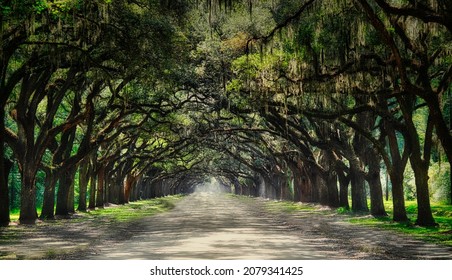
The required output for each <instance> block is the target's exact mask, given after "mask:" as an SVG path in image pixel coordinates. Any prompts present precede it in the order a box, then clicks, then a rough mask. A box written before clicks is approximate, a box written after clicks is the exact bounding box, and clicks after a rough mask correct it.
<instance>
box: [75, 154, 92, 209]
mask: <svg viewBox="0 0 452 280" xmlns="http://www.w3.org/2000/svg"><path fill="white" fill-rule="evenodd" d="M78 174H79V175H78V176H79V177H78V186H79V197H78V207H77V210H78V211H86V209H87V204H86V195H87V190H88V181H89V180H88V179H89V158H88V157H86V158H85V159H84V160H83V161H82V162H81V164H80V167H79V173H78Z"/></svg>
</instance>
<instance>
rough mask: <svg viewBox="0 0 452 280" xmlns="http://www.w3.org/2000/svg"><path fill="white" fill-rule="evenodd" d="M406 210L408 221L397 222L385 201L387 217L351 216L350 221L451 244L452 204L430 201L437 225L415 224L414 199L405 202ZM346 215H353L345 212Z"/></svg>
mask: <svg viewBox="0 0 452 280" xmlns="http://www.w3.org/2000/svg"><path fill="white" fill-rule="evenodd" d="M405 206H406V211H407V215H408V218H409V219H410V222H408V223H399V222H394V221H393V220H392V214H393V207H392V203H391V202H385V209H386V211H387V212H388V215H389V216H388V217H372V216H368V215H367V216H353V217H351V218H350V219H349V221H350V222H351V223H354V224H361V225H366V226H372V227H377V228H382V229H388V230H393V231H396V232H401V233H405V234H409V235H411V236H413V237H415V238H419V239H422V240H424V241H428V242H433V243H436V244H442V245H447V246H452V206H451V205H443V204H439V203H432V204H431V206H432V213H433V217H434V218H435V221H436V222H437V223H438V226H437V227H420V226H416V225H415V221H416V216H417V204H416V202H415V201H406V202H405ZM345 214H346V215H350V216H351V215H353V214H350V213H348V212H347V213H345Z"/></svg>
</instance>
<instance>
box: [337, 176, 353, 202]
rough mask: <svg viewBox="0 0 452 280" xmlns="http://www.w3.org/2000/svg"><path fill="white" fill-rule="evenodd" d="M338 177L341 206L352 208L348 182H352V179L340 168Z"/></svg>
mask: <svg viewBox="0 0 452 280" xmlns="http://www.w3.org/2000/svg"><path fill="white" fill-rule="evenodd" d="M337 174H338V178H339V185H340V188H339V207H344V208H345V209H347V210H349V209H350V204H349V202H348V184H349V183H350V179H349V177H348V176H347V174H345V172H344V171H342V170H339V171H338V173H337Z"/></svg>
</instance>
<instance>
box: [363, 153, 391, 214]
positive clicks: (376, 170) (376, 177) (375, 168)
mask: <svg viewBox="0 0 452 280" xmlns="http://www.w3.org/2000/svg"><path fill="white" fill-rule="evenodd" d="M367 162H368V165H369V174H368V176H367V177H368V179H367V182H368V183H369V189H370V213H371V214H372V215H373V216H376V217H382V216H387V215H388V214H387V213H386V211H385V206H384V203H383V187H382V185H381V179H380V157H379V156H378V154H377V153H376V151H375V150H374V149H372V148H371V149H369V152H368V157H367Z"/></svg>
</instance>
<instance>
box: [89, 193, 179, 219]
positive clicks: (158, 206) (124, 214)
mask: <svg viewBox="0 0 452 280" xmlns="http://www.w3.org/2000/svg"><path fill="white" fill-rule="evenodd" d="M180 198H182V195H175V196H167V197H161V198H155V199H151V200H141V201H137V202H131V203H129V204H126V205H119V206H113V207H107V208H101V209H96V210H94V211H89V212H87V216H88V217H101V218H105V219H111V220H114V221H118V222H125V221H133V220H136V219H139V218H142V217H145V216H151V215H155V214H157V213H161V212H165V211H168V210H171V209H173V208H174V202H175V201H177V200H179V199H180Z"/></svg>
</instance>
